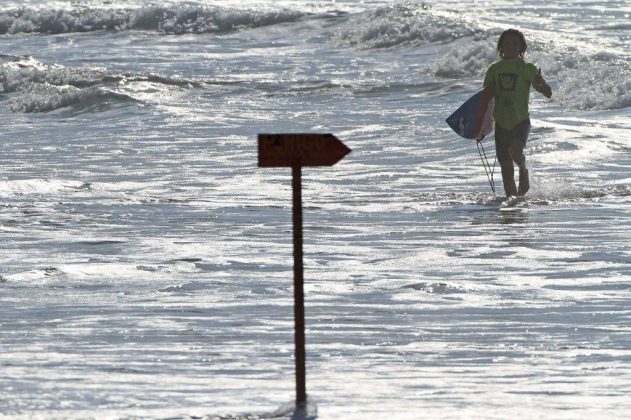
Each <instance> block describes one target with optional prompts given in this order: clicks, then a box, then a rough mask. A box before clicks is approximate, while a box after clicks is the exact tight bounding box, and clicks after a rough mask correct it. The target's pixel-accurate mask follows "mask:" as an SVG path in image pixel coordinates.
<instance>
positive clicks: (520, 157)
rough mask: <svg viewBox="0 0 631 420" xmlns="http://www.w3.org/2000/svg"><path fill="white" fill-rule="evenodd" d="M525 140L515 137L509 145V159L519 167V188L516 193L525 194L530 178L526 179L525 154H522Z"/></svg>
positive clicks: (528, 187)
mask: <svg viewBox="0 0 631 420" xmlns="http://www.w3.org/2000/svg"><path fill="white" fill-rule="evenodd" d="M524 146H525V141H524V142H522V141H521V140H520V139H517V140H515V141H513V142H512V144H511V146H510V156H511V159H512V160H513V161H514V162H515V163H516V164H517V166H518V167H519V189H518V190H517V195H525V194H526V193H527V192H528V190H529V189H530V180H529V179H528V168H526V156H524Z"/></svg>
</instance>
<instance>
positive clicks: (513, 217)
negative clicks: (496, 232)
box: [471, 209, 529, 226]
mask: <svg viewBox="0 0 631 420" xmlns="http://www.w3.org/2000/svg"><path fill="white" fill-rule="evenodd" d="M528 219H529V218H528V211H526V210H524V209H511V210H498V209H493V210H490V211H484V212H475V213H473V214H472V217H471V224H472V225H474V226H477V225H496V224H500V225H510V224H524V223H528Z"/></svg>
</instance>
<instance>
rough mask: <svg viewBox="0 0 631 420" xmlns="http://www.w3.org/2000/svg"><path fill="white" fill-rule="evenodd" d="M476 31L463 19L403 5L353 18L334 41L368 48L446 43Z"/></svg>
mask: <svg viewBox="0 0 631 420" xmlns="http://www.w3.org/2000/svg"><path fill="white" fill-rule="evenodd" d="M477 32H479V29H478V28H476V27H473V26H472V25H471V24H470V23H468V22H465V21H464V20H461V19H460V18H456V17H454V16H451V15H450V16H444V15H439V14H432V13H431V12H430V11H429V8H428V6H426V5H424V4H418V3H403V4H396V5H392V6H386V7H381V8H379V9H377V10H375V11H371V12H366V13H362V14H360V15H357V16H353V17H351V18H350V19H349V20H348V21H347V22H346V23H345V24H343V25H341V26H340V27H339V28H337V30H335V31H334V32H333V33H332V35H331V38H332V40H333V42H335V43H336V44H338V45H342V46H352V47H356V48H361V49H369V48H385V47H392V46H396V45H400V44H406V43H412V44H424V43H431V42H446V41H452V40H454V39H458V38H461V37H463V36H466V35H473V34H475V33H477Z"/></svg>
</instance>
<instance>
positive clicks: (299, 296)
mask: <svg viewBox="0 0 631 420" xmlns="http://www.w3.org/2000/svg"><path fill="white" fill-rule="evenodd" d="M258 149H259V157H258V160H259V162H258V165H259V167H262V168H284V167H291V187H292V191H293V225H294V326H295V333H294V344H295V346H296V407H297V408H306V406H307V384H306V368H305V365H306V363H305V358H306V357H305V291H304V266H303V261H302V257H303V254H302V167H303V166H331V165H334V164H335V163H336V162H338V161H339V160H340V159H342V158H343V157H344V156H346V155H347V154H348V153H350V151H351V149H349V148H348V147H346V145H344V143H342V142H341V141H340V140H339V139H338V138H337V137H335V136H334V135H333V134H330V133H325V134H319V133H287V134H259V135H258Z"/></svg>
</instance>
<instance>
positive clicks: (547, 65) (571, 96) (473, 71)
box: [426, 30, 631, 110]
mask: <svg viewBox="0 0 631 420" xmlns="http://www.w3.org/2000/svg"><path fill="white" fill-rule="evenodd" d="M499 34H500V31H499V30H498V31H488V32H484V33H482V34H478V35H476V36H475V37H468V38H467V39H462V40H458V41H456V42H454V43H453V46H452V47H451V49H450V50H449V51H448V52H447V53H446V54H445V55H443V56H442V57H440V58H438V59H437V60H435V61H434V62H433V63H431V64H430V65H428V66H427V68H426V70H427V72H428V73H430V74H432V75H434V76H436V77H441V78H454V79H460V78H472V77H475V78H479V79H480V80H481V79H482V78H483V77H484V73H485V72H486V70H487V69H488V67H489V66H490V65H491V64H492V63H494V62H495V61H497V60H498V59H499V57H498V55H497V52H496V50H495V48H496V42H497V38H498V37H499ZM527 38H530V37H528V35H527ZM526 60H527V61H531V62H533V63H535V64H536V65H537V66H539V67H541V68H542V71H543V74H544V76H545V77H546V79H547V80H548V82H550V83H551V84H552V86H553V88H555V91H554V94H553V98H552V99H553V101H556V102H558V103H560V104H562V105H563V106H564V107H567V108H570V109H579V110H603V109H617V108H626V107H629V106H631V65H630V64H629V63H628V61H627V60H625V59H623V58H620V57H618V56H616V55H615V54H612V53H603V52H600V53H594V54H585V53H582V52H580V51H579V50H578V49H577V48H565V47H561V46H558V45H556V44H555V43H554V42H550V41H542V40H539V39H536V38H534V39H532V40H531V41H530V42H529V47H528V51H527V53H526Z"/></svg>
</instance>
